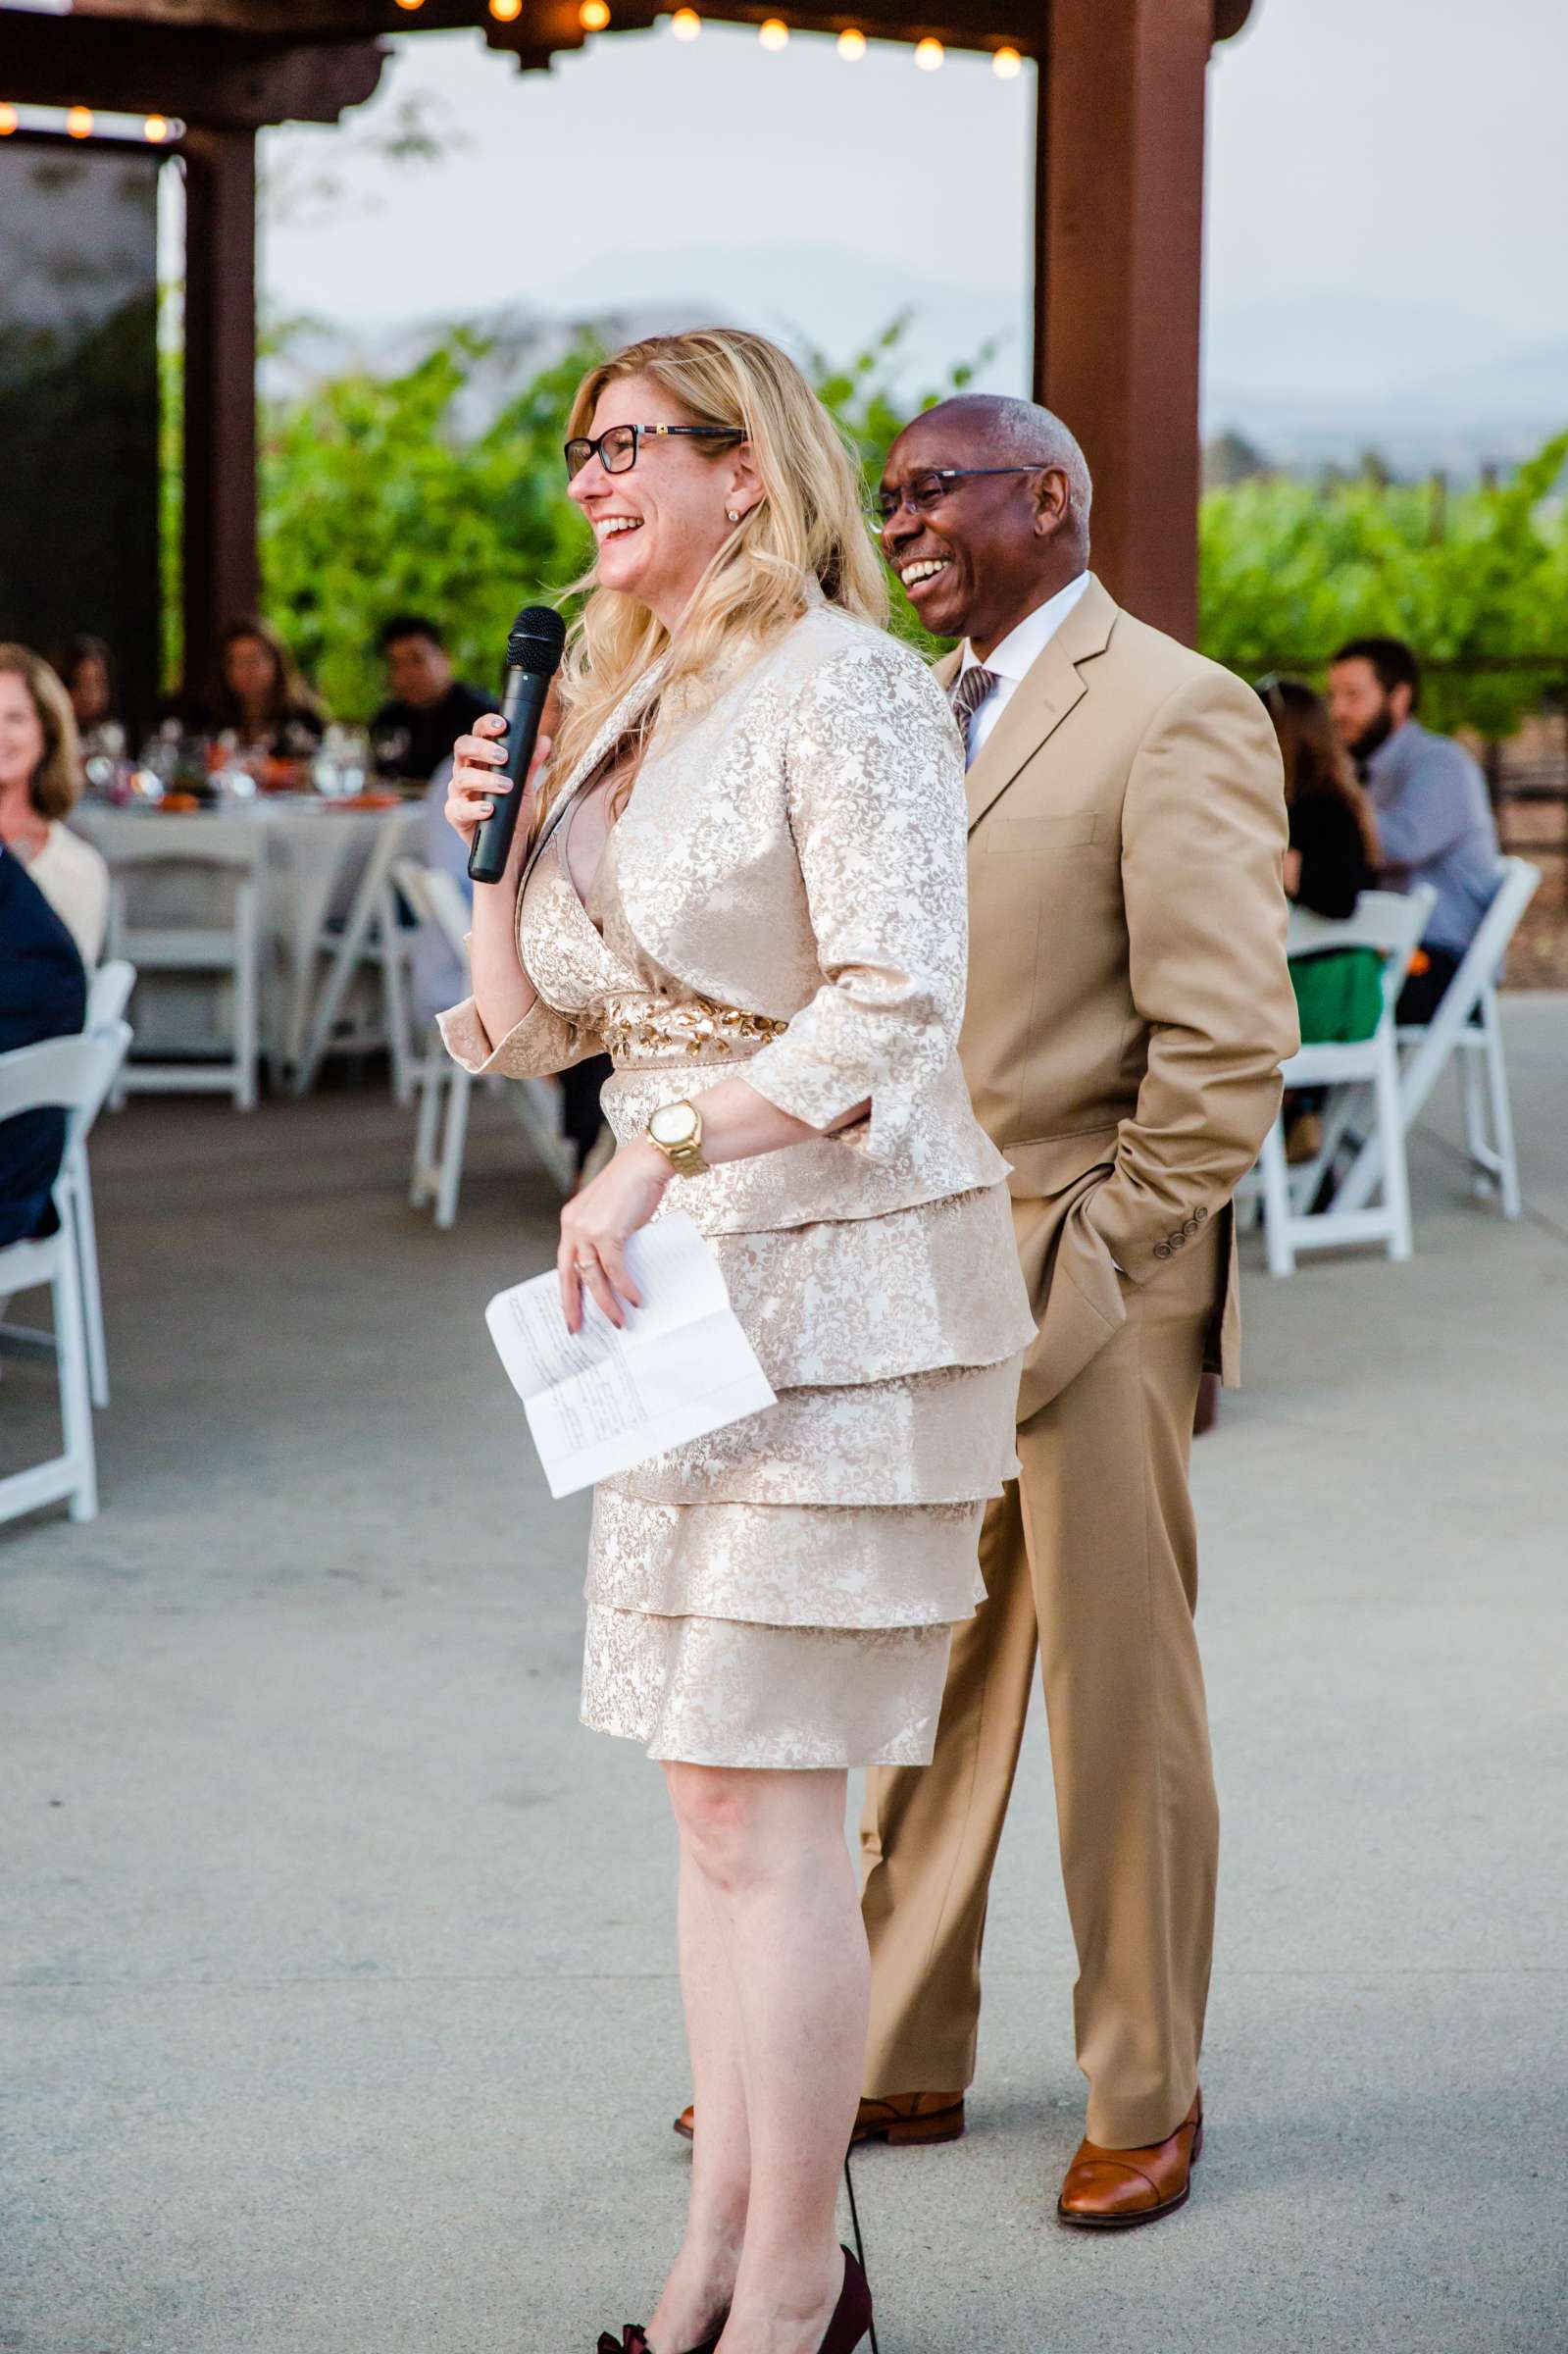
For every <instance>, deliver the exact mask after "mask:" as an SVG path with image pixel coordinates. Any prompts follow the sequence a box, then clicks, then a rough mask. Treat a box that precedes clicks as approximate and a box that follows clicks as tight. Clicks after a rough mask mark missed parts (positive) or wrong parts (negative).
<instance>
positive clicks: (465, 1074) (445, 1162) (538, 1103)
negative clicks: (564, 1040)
mask: <svg viewBox="0 0 1568 2354" xmlns="http://www.w3.org/2000/svg"><path fill="white" fill-rule="evenodd" d="M392 881H393V883H394V884H395V885H396V887H397V889H398V890H399V891H400V892H401V893H402V895H403V896H404V898H405V899H407V901H408V903H409V905H410V907H412V909H413V910H414V913H415V914H416V916H418V918H419V920H420V922H421V923H422V924H430V925H433V926H434V928H435V929H436V930H437V931H438V932H439V933H440V934H441V935H442V937H443V938H444V939H445V940H446V942H447V943H448V945H449V946H450V947H452V948H453V949H454V950H455V952H456V954H457V957H458V959H459V961H460V963H461V964H462V967H463V970H464V972H465V974H466V973H467V972H468V969H469V960H468V939H467V934H468V928H469V911H468V906H467V904H466V902H465V900H464V897H463V894H462V892H461V891H460V890H459V888H458V886H457V884H456V882H455V881H454V880H453V878H452V876H451V875H449V874H447V873H446V871H445V870H444V869H443V868H441V867H434V866H425V865H422V864H421V862H420V861H419V860H418V859H417V858H399V859H396V860H395V861H394V862H393V866H392ZM416 1077H417V1085H418V1089H419V1120H418V1123H417V1125H416V1128H415V1132H414V1166H413V1172H412V1175H411V1178H410V1182H409V1196H408V1198H409V1201H410V1203H412V1204H413V1206H414V1207H415V1208H416V1209H420V1208H423V1206H424V1204H425V1203H427V1202H429V1201H430V1200H432V1199H433V1201H434V1203H435V1223H436V1225H437V1226H439V1227H442V1228H446V1227H449V1226H451V1225H452V1223H453V1222H454V1220H455V1219H456V1216H457V1200H458V1193H459V1191H460V1189H461V1186H462V1183H463V1153H464V1148H465V1146H466V1144H467V1141H468V1115H469V1100H470V1097H471V1095H472V1093H473V1088H474V1075H473V1073H472V1072H471V1071H466V1070H464V1069H463V1067H462V1065H461V1064H460V1063H456V1062H454V1061H453V1060H452V1058H451V1056H450V1055H449V1054H448V1053H447V1051H446V1048H445V1047H444V1045H443V1044H442V1041H441V1034H440V1031H439V1029H438V1028H437V1027H436V1025H435V1023H433V1022H432V1023H431V1024H430V1034H429V1037H428V1039H427V1041H426V1047H425V1051H424V1053H423V1054H422V1055H421V1057H420V1059H419V1063H418V1066H417V1073H416ZM510 1092H511V1096H512V1100H513V1104H514V1108H515V1109H516V1111H517V1114H518V1117H519V1119H520V1120H521V1122H522V1124H523V1127H524V1129H525V1130H526V1132H527V1134H528V1138H529V1141H530V1143H531V1145H532V1147H533V1150H534V1151H535V1152H536V1153H537V1154H538V1156H539V1159H540V1160H541V1161H542V1163H543V1164H544V1167H545V1169H546V1170H547V1171H548V1173H549V1175H550V1177H551V1179H552V1180H553V1181H554V1183H555V1185H556V1186H557V1187H558V1189H559V1190H560V1192H561V1193H562V1194H563V1195H564V1194H569V1193H570V1192H571V1190H572V1187H573V1184H574V1182H575V1180H576V1176H577V1169H576V1164H575V1161H574V1157H573V1152H572V1148H571V1146H570V1144H569V1143H568V1142H567V1140H566V1138H565V1137H564V1136H563V1135H562V1134H561V1118H560V1094H559V1091H558V1090H557V1089H556V1088H555V1087H554V1086H553V1085H552V1084H551V1082H550V1081H549V1080H548V1079H525V1080H523V1081H521V1082H520V1083H517V1084H516V1085H515V1086H514V1087H513V1088H512V1089H511V1091H510Z"/></svg>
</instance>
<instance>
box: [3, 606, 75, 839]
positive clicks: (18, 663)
mask: <svg viewBox="0 0 1568 2354" xmlns="http://www.w3.org/2000/svg"><path fill="white" fill-rule="evenodd" d="M0 677H4V678H13V679H20V680H21V681H22V684H23V685H24V687H25V689H26V690H27V693H28V694H29V696H30V697H31V699H32V707H33V710H34V711H35V712H36V713H37V715H38V725H39V727H40V728H41V729H42V730H43V758H42V759H41V760H40V761H39V763H38V765H37V767H36V768H35V769H34V770H33V772H32V782H31V785H30V786H29V787H28V792H27V797H28V799H29V800H30V801H31V803H32V806H33V808H34V809H35V810H36V812H37V814H38V815H39V817H47V818H49V819H51V820H52V819H54V818H59V817H69V816H70V815H71V812H72V810H73V809H74V808H75V807H76V803H77V802H78V801H79V800H80V798H81V788H82V784H83V778H82V773H81V741H80V738H79V737H78V736H77V734H76V713H75V711H73V709H72V708H71V697H70V695H69V694H67V692H66V691H65V688H64V686H63V685H62V684H61V682H60V680H59V679H58V678H57V677H56V675H55V673H54V672H53V671H52V670H51V669H50V667H49V665H48V663H47V662H46V661H45V660H44V658H43V656H42V655H41V654H35V653H34V652H33V650H32V648H31V646H30V645H3V644H0Z"/></svg>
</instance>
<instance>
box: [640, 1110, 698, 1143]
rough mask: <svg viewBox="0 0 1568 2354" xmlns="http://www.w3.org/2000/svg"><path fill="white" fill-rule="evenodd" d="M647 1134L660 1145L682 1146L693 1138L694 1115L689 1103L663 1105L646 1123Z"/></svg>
mask: <svg viewBox="0 0 1568 2354" xmlns="http://www.w3.org/2000/svg"><path fill="white" fill-rule="evenodd" d="M648 1128H649V1132H650V1133H651V1134H652V1136H653V1137H654V1138H655V1140H656V1141H657V1142H658V1143H659V1144H661V1145H682V1144H684V1143H686V1142H687V1140H688V1139H689V1138H691V1137H693V1136H695V1134H696V1131H697V1119H696V1114H695V1112H694V1111H693V1110H692V1108H691V1106H690V1104H689V1103H664V1104H661V1105H660V1107H659V1109H658V1110H657V1111H656V1112H655V1113H654V1115H653V1117H652V1118H651V1119H650V1120H649V1122H648Z"/></svg>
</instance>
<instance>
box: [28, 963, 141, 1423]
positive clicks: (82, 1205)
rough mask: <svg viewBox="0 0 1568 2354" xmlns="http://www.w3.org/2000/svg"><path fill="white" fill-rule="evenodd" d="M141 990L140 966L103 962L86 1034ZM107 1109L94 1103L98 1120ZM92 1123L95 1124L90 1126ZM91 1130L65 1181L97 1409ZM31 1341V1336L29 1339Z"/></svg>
mask: <svg viewBox="0 0 1568 2354" xmlns="http://www.w3.org/2000/svg"><path fill="white" fill-rule="evenodd" d="M135 986H136V968H135V966H134V965H132V964H126V963H125V962H124V960H121V961H119V962H117V963H115V964H100V965H98V966H97V967H96V968H95V969H94V970H93V971H92V972H91V973H89V974H88V976H87V1018H86V1020H85V1022H83V1024H82V1028H83V1030H85V1031H87V1032H89V1033H91V1032H92V1031H95V1030H107V1029H110V1028H112V1027H113V1025H114V1024H115V1023H116V1022H118V1021H119V1020H120V1019H121V1017H122V1016H123V1014H124V1013H125V1010H126V1004H127V1002H128V1000H129V998H130V993H131V991H132V990H133V989H134V988H135ZM101 1109H102V1104H101V1103H95V1104H94V1105H93V1117H94V1118H96V1116H97V1114H98V1112H99V1111H100V1110H101ZM89 1125H90V1122H89ZM85 1143H86V1131H85V1130H83V1133H82V1137H81V1139H80V1141H79V1142H78V1143H77V1144H76V1147H74V1149H73V1150H72V1151H71V1152H70V1153H68V1154H67V1157H66V1166H65V1169H64V1171H63V1172H62V1183H63V1184H64V1186H65V1188H66V1200H67V1202H68V1203H69V1206H70V1209H71V1215H72V1230H73V1232H74V1233H75V1235H76V1255H77V1259H78V1262H79V1266H80V1272H81V1297H82V1305H83V1307H84V1310H85V1313H86V1318H87V1362H88V1366H89V1369H90V1371H91V1375H92V1402H93V1405H94V1406H107V1405H108V1404H109V1356H108V1348H107V1344H106V1342H105V1338H104V1321H103V1291H102V1287H101V1285H100V1283H99V1280H98V1236H97V1228H96V1222H95V1220H94V1217H93V1209H92V1179H91V1177H90V1175H89V1173H88V1168H87V1154H86V1151H85ZM5 1306H6V1301H5V1295H4V1294H3V1293H0V1329H4V1324H3V1319H4V1313H5ZM28 1337H29V1338H30V1337H31V1336H30V1335H29V1336H28Z"/></svg>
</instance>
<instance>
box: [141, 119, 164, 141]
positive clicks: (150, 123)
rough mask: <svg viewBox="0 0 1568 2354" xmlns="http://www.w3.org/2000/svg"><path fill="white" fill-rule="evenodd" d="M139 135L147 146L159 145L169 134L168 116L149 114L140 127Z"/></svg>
mask: <svg viewBox="0 0 1568 2354" xmlns="http://www.w3.org/2000/svg"><path fill="white" fill-rule="evenodd" d="M141 135H142V137H143V138H144V139H145V140H146V142H147V144H148V146H149V147H161V146H162V145H163V144H164V141H165V140H166V139H167V138H168V136H169V117H168V116H167V115H149V116H148V117H147V120H146V122H145V123H144V124H143V125H142V127H141Z"/></svg>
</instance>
